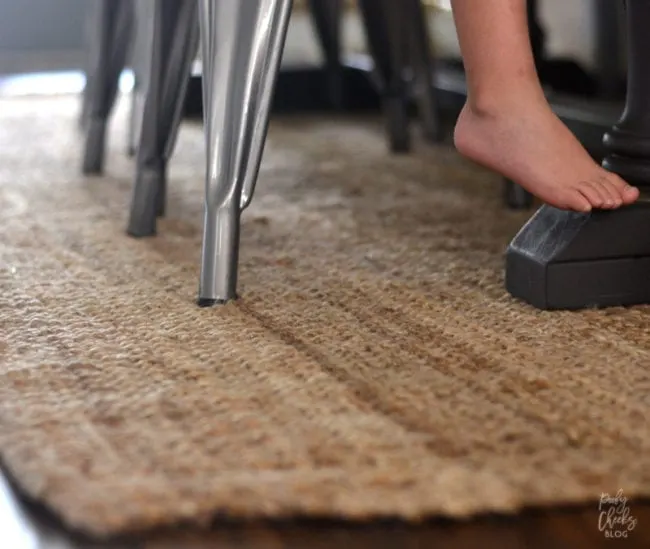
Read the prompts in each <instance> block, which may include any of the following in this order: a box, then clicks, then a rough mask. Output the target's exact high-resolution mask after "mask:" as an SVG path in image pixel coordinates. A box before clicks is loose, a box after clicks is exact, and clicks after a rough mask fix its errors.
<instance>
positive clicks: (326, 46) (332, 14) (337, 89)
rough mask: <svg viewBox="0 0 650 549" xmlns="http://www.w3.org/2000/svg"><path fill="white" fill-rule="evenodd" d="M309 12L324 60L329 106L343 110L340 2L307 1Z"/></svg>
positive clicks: (341, 7)
mask: <svg viewBox="0 0 650 549" xmlns="http://www.w3.org/2000/svg"><path fill="white" fill-rule="evenodd" d="M309 11H310V13H311V16H312V19H313V21H314V26H315V27H316V34H317V35H318V39H319V42H320V45H321V49H322V51H323V57H324V59H325V70H326V72H327V84H328V87H329V99H330V104H331V106H332V107H333V108H334V109H337V110H338V109H341V108H343V65H342V63H341V15H342V13H343V2H342V0H309Z"/></svg>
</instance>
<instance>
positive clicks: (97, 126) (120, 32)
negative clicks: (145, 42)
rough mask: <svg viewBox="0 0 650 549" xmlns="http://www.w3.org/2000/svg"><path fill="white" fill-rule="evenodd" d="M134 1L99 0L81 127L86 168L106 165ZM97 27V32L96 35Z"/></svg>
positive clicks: (99, 168) (93, 15) (89, 170)
mask: <svg viewBox="0 0 650 549" xmlns="http://www.w3.org/2000/svg"><path fill="white" fill-rule="evenodd" d="M133 8H134V6H133V0H96V2H95V3H94V5H93V8H92V10H91V19H92V21H91V24H90V26H89V29H88V34H89V47H88V60H87V67H86V82H87V84H86V88H85V90H84V94H83V102H82V111H81V126H82V128H83V129H84V131H85V142H84V152H83V166H82V171H83V173H85V174H99V173H101V172H102V171H103V167H104V153H105V143H106V125H107V121H108V118H109V116H110V114H111V111H112V109H113V106H114V104H115V99H116V97H117V92H118V86H119V79H120V74H121V73H122V71H123V70H124V67H125V66H126V63H127V59H128V55H129V52H130V50H131V38H132V32H133V22H134V17H133ZM93 29H95V30H96V31H97V35H95V36H93Z"/></svg>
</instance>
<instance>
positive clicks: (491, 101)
mask: <svg viewBox="0 0 650 549" xmlns="http://www.w3.org/2000/svg"><path fill="white" fill-rule="evenodd" d="M539 108H542V109H546V108H549V105H548V102H547V100H546V97H545V96H544V93H543V91H542V90H541V89H540V90H537V89H536V88H534V87H533V88H530V89H526V90H517V91H516V92H514V93H509V92H508V91H503V90H500V92H499V93H473V94H469V95H468V97H467V102H466V103H465V110H466V112H467V114H468V115H470V116H472V117H473V118H477V119H494V118H497V119H499V118H504V117H506V118H509V117H512V116H513V115H515V116H516V115H517V114H518V113H520V112H522V111H525V112H530V111H535V110H537V109H539Z"/></svg>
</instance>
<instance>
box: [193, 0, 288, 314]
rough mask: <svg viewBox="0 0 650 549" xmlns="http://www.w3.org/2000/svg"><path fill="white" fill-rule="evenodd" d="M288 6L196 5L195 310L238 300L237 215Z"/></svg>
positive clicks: (257, 1)
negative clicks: (201, 214) (201, 209)
mask: <svg viewBox="0 0 650 549" xmlns="http://www.w3.org/2000/svg"><path fill="white" fill-rule="evenodd" d="M291 7H292V1H291V0H199V21H200V26H201V44H202V60H203V104H204V105H205V108H204V126H205V134H206V148H207V154H206V189H205V218H204V230H203V249H202V256H201V275H200V282H199V296H198V304H199V305H200V306H211V305H215V304H218V303H225V302H227V301H229V300H231V299H235V298H236V296H237V269H238V263H239V230H240V216H241V212H242V209H243V208H245V207H246V206H247V205H248V204H249V203H250V201H251V199H252V196H253V191H254V188H255V182H256V180H257V174H258V172H259V166H260V162H261V158H262V152H263V149H264V142H265V141H266V134H267V127H268V119H269V110H270V106H271V99H272V95H273V89H274V85H275V80H276V78H277V74H278V70H279V68H280V60H281V57H282V51H283V49H284V42H285V37H286V32H287V27H288V25H289V16H290V14H291Z"/></svg>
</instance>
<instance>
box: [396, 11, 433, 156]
mask: <svg viewBox="0 0 650 549" xmlns="http://www.w3.org/2000/svg"><path fill="white" fill-rule="evenodd" d="M402 1H403V2H404V4H403V5H404V9H405V10H407V13H406V16H407V18H408V26H407V33H408V36H409V38H410V54H411V55H410V63H409V64H410V66H411V68H412V70H413V81H414V84H415V92H416V94H415V96H416V99H417V103H418V116H419V119H420V123H421V124H422V129H423V134H424V137H425V139H427V140H428V141H431V142H434V143H437V142H439V141H441V140H442V139H443V131H442V127H441V124H440V117H439V108H438V101H437V97H436V89H435V87H434V85H433V76H434V62H433V55H432V53H431V39H430V36H429V27H428V24H427V13H426V10H425V9H424V6H423V4H422V1H421V0H402ZM408 29H411V31H410V32H408Z"/></svg>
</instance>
